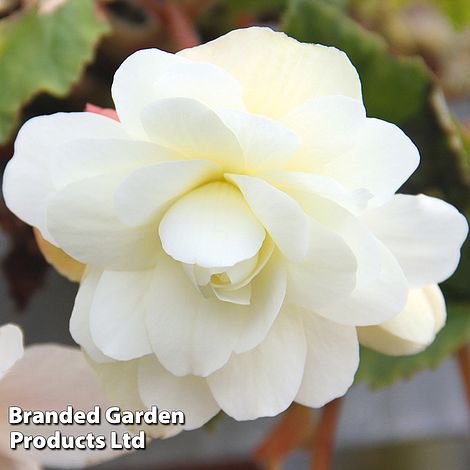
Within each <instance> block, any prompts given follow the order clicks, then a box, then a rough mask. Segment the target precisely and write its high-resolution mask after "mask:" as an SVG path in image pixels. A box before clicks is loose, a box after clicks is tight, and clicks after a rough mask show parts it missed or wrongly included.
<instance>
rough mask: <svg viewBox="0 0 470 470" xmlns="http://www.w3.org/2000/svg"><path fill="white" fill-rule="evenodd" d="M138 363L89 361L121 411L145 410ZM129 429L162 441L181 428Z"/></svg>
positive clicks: (138, 426)
mask: <svg viewBox="0 0 470 470" xmlns="http://www.w3.org/2000/svg"><path fill="white" fill-rule="evenodd" d="M139 361H140V360H139V359H135V360H133V361H114V362H108V363H95V362H93V361H89V364H90V365H91V367H93V369H94V371H95V372H96V375H97V377H98V380H99V382H100V384H101V386H102V387H103V388H104V390H105V392H106V395H107V396H108V397H110V399H111V400H112V403H113V405H116V406H119V407H120V408H121V409H123V410H145V409H146V408H147V406H146V405H145V404H144V403H143V401H142V399H141V397H140V393H139V383H138V370H139ZM130 429H131V430H132V431H134V432H135V431H139V430H142V429H143V430H144V431H145V432H146V434H147V435H148V436H152V437H154V438H163V439H164V438H167V437H172V436H175V435H176V434H178V433H180V432H181V431H182V430H183V426H168V425H160V424H157V425H145V424H143V425H135V426H133V427H131V428H130Z"/></svg>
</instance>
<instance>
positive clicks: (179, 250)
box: [158, 182, 266, 268]
mask: <svg viewBox="0 0 470 470" xmlns="http://www.w3.org/2000/svg"><path fill="white" fill-rule="evenodd" d="M158 232H159V234H160V240H161V242H162V246H163V249H164V250H165V251H166V253H168V254H169V255H170V256H171V257H172V258H174V259H176V260H178V261H181V262H183V263H186V264H197V265H199V266H202V267H206V268H211V267H215V266H221V267H225V266H233V265H234V264H236V263H238V262H240V261H243V260H246V259H249V258H252V257H253V256H255V255H256V253H258V251H259V249H260V248H261V245H262V244H263V241H264V239H265V237H266V232H265V231H264V228H263V226H262V225H261V224H260V223H259V222H258V221H257V220H256V218H255V216H254V215H253V213H252V211H251V210H250V208H249V207H248V205H247V203H246V202H245V200H244V199H243V196H242V194H241V193H240V191H238V189H237V188H236V187H235V186H233V185H231V184H229V183H221V182H216V183H210V184H207V185H205V186H201V187H200V188H197V189H195V190H193V191H191V192H190V193H188V194H187V195H185V196H183V197H182V198H180V199H179V200H178V201H176V202H175V203H174V204H173V205H172V206H171V207H170V208H169V209H168V210H167V211H166V213H165V215H164V216H163V218H162V220H161V222H160V226H159V230H158Z"/></svg>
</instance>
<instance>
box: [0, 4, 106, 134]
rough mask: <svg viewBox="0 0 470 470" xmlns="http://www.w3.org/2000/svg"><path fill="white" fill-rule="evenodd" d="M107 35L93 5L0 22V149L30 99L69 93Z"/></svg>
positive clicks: (103, 23)
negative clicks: (101, 39) (46, 93)
mask: <svg viewBox="0 0 470 470" xmlns="http://www.w3.org/2000/svg"><path fill="white" fill-rule="evenodd" d="M107 29H108V26H107V24H106V23H105V22H104V21H103V20H100V19H99V18H98V17H97V15H96V11H95V5H94V2H93V0H68V1H67V2H66V3H65V4H64V5H63V6H61V7H59V8H58V9H56V10H55V11H54V12H52V13H50V14H44V15H39V14H38V13H37V12H36V11H35V10H30V11H28V12H26V13H25V14H22V15H19V16H14V17H13V16H12V17H9V18H7V19H4V20H2V21H1V22H0V77H1V87H2V91H1V93H0V143H2V142H5V141H6V140H7V139H8V138H9V136H10V134H11V133H12V132H13V130H14V129H15V126H16V124H17V121H18V119H19V113H20V111H21V108H22V106H23V105H25V104H26V103H27V102H28V101H29V100H31V98H32V97H33V96H34V95H36V94H37V93H39V92H48V93H50V94H53V95H57V96H64V95H65V94H66V93H67V92H68V91H69V90H70V88H71V86H72V85H73V83H74V82H75V81H76V80H77V79H78V78H79V76H80V73H81V72H82V70H83V67H84V65H85V64H86V63H87V62H89V61H90V60H91V59H92V57H93V52H94V48H95V46H96V44H97V42H98V40H99V38H100V37H101V35H102V34H103V33H105V32H106V31H107Z"/></svg>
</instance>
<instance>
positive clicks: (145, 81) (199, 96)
mask: <svg viewBox="0 0 470 470" xmlns="http://www.w3.org/2000/svg"><path fill="white" fill-rule="evenodd" d="M112 95H113V99H114V103H115V105H116V111H117V113H118V115H119V119H120V120H121V121H122V123H123V124H124V126H125V127H126V128H127V129H129V131H130V132H131V133H133V135H134V136H136V137H145V131H144V129H143V126H142V121H141V115H140V113H141V111H142V109H143V108H145V107H146V106H147V105H149V104H150V103H152V102H154V101H156V100H158V99H162V98H174V97H183V98H192V99H195V100H198V101H200V102H201V103H205V104H206V105H208V106H211V107H213V106H225V107H234V108H239V109H243V107H244V105H243V101H242V97H241V89H240V84H239V83H238V82H237V80H235V79H234V78H233V77H231V76H230V74H228V73H227V72H226V71H225V70H223V69H221V68H219V67H216V66H215V65H213V64H200V63H195V62H192V61H189V60H186V59H184V58H182V57H180V56H177V55H174V54H169V53H167V52H164V51H160V50H158V49H144V50H141V51H137V52H136V53H134V54H132V55H131V56H129V57H128V58H127V59H126V60H125V61H124V62H123V63H122V64H121V66H120V67H119V69H118V70H117V71H116V74H115V75H114V81H113V86H112Z"/></svg>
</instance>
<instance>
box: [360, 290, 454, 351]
mask: <svg viewBox="0 0 470 470" xmlns="http://www.w3.org/2000/svg"><path fill="white" fill-rule="evenodd" d="M445 317H446V309H445V303H444V298H443V297H442V293H441V291H440V289H439V288H438V287H437V286H436V285H431V286H427V287H425V288H421V289H411V290H410V292H409V294H408V300H407V303H406V305H405V308H404V309H403V310H402V311H401V312H400V313H399V314H398V315H397V316H396V317H394V318H392V319H391V320H388V321H387V322H385V323H382V324H381V325H379V326H368V327H362V328H358V334H359V340H360V341H361V344H363V345H364V346H367V347H369V348H372V349H375V350H376V351H379V352H381V353H384V354H388V355H390V356H399V355H402V354H416V353H418V352H420V351H422V350H423V349H425V348H426V347H428V346H429V345H430V344H431V343H432V342H433V341H434V338H435V336H436V333H437V332H438V331H439V330H440V329H441V328H442V327H443V326H444V323H445Z"/></svg>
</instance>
